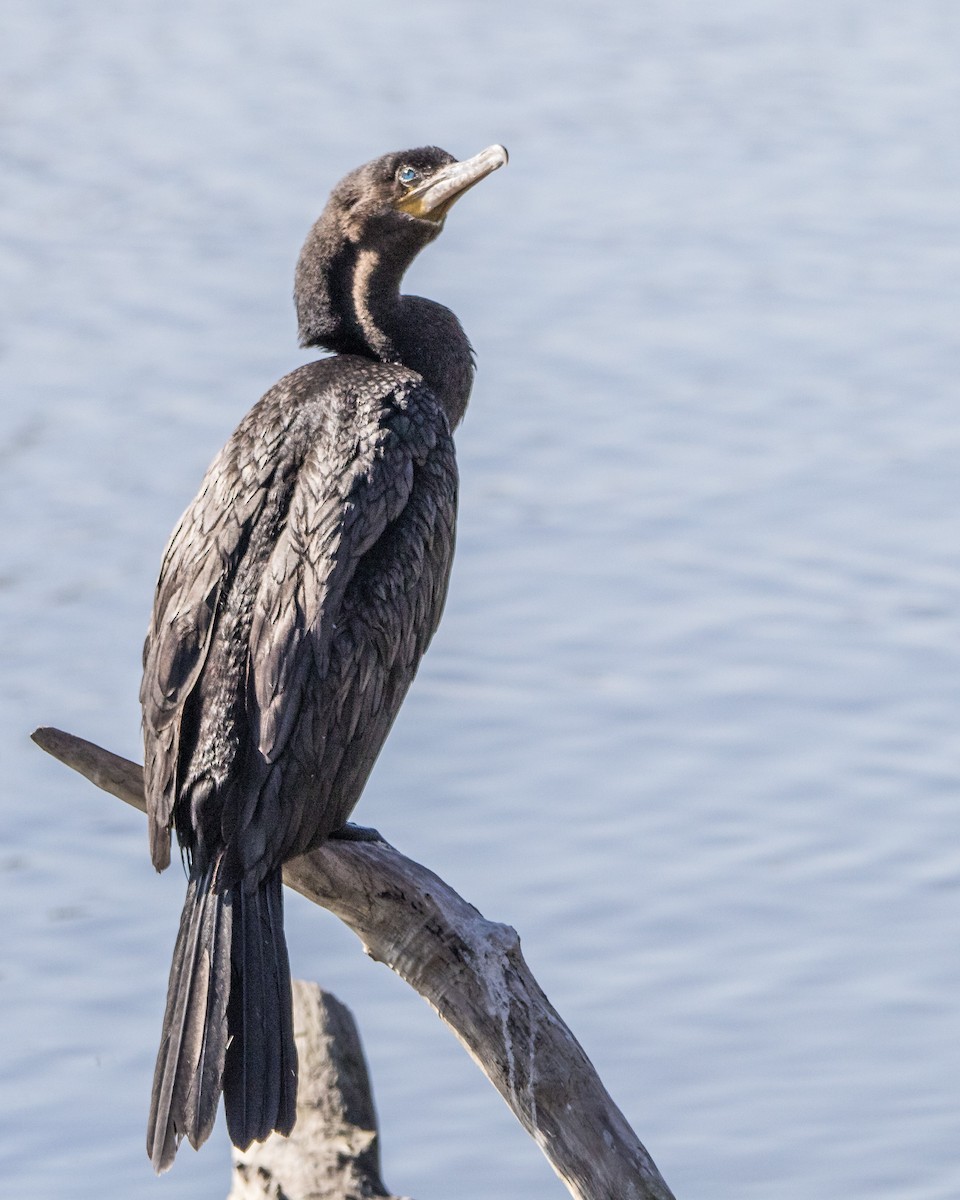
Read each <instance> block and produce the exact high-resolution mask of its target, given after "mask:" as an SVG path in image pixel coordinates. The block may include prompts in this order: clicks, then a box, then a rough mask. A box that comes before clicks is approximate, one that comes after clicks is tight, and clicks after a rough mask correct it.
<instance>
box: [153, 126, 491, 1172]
mask: <svg viewBox="0 0 960 1200" xmlns="http://www.w3.org/2000/svg"><path fill="white" fill-rule="evenodd" d="M506 161H507V153H506V151H505V150H504V149H503V148H502V147H501V146H491V147H489V148H488V149H486V150H484V151H482V152H481V153H480V154H478V155H476V156H475V157H474V158H471V159H467V160H466V161H464V162H457V161H455V160H454V158H453V157H452V156H451V155H450V154H447V153H446V152H445V151H443V150H439V149H437V148H436V147H427V148H422V149H418V150H406V151H403V152H401V153H396V154H387V155H385V156H384V157H382V158H378V159H376V160H374V161H373V162H370V163H367V164H366V165H365V166H363V167H360V168H358V169H357V170H355V171H353V172H351V174H349V175H347V176H346V178H345V179H343V180H342V181H341V182H340V183H339V184H338V185H337V187H336V188H335V189H334V190H333V192H332V193H331V196H330V199H329V202H328V203H327V206H326V208H325V209H324V211H323V214H322V215H321V217H320V219H319V220H318V221H317V222H316V224H315V225H314V226H313V229H312V230H311V231H310V234H309V236H308V237H307V240H306V243H305V244H304V247H303V250H302V252H301V254H300V259H299V262H298V265H297V273H296V285H295V293H294V294H295V301H296V307H297V315H298V318H299V330H300V343H301V345H303V346H319V347H322V348H323V349H326V350H331V351H333V352H334V355H333V357H327V358H321V359H319V360H318V361H315V362H311V363H308V364H307V365H305V366H302V367H300V368H298V369H297V370H295V371H293V372H292V373H291V374H289V375H287V376H286V377H285V378H283V379H281V380H280V382H279V383H277V384H276V385H275V386H274V387H272V388H271V389H270V390H269V391H268V392H267V393H266V395H265V396H264V397H263V398H262V399H261V400H260V402H259V403H258V404H257V405H256V406H255V407H254V408H253V409H252V410H251V411H250V413H248V415H247V416H246V417H245V418H244V420H243V421H242V422H241V424H240V426H239V427H238V428H237V430H236V432H235V433H234V434H233V436H232V437H231V438H230V440H229V441H228V442H227V444H226V446H224V448H223V450H221V452H220V454H219V455H218V456H217V458H216V459H215V460H214V462H213V464H212V465H211V467H210V469H209V471H208V472H207V475H206V477H205V479H204V481H203V484H202V486H201V488H200V492H199V494H198V495H197V498H196V499H195V500H194V501H193V503H192V504H191V505H190V507H189V508H188V509H187V511H186V512H185V514H184V515H183V517H182V518H181V520H180V523H179V525H178V526H177V528H176V529H175V530H174V533H173V535H172V537H171V539H170V542H169V544H168V546H167V549H166V553H165V556H164V559H163V565H162V567H161V571H160V579H159V582H158V584H157V591H156V597H155V602H154V609H153V619H152V622H151V625H150V629H149V631H148V634H147V639H146V643H145V645H144V652H143V663H144V674H143V684H142V687H141V691H140V699H141V703H142V706H143V727H144V743H145V786H146V795H147V806H148V813H149V821H150V850H151V855H152V858H153V863H154V866H155V867H156V868H157V870H163V868H164V867H166V866H167V865H168V864H169V861H170V830H171V827H172V828H173V829H174V830H175V831H176V834H177V838H178V841H179V843H180V849H181V853H182V855H183V857H184V859H185V862H186V864H187V867H188V870H189V882H188V887H187V897H186V901H185V904H184V908H183V916H182V917H181V921H180V931H179V934H178V936H177V941H176V947H175V949H174V954H173V964H172V966H171V969H170V983H169V991H168V994H167V1004H166V1011H165V1013H164V1018H163V1033H162V1040H161V1044H160V1051H159V1054H158V1056H157V1065H156V1074H155V1076H154V1083H153V1096H152V1104H151V1109H150V1118H149V1125H148V1132H147V1152H148V1154H149V1155H150V1158H151V1161H152V1162H153V1166H154V1168H155V1169H156V1170H157V1171H158V1172H159V1171H163V1170H165V1169H166V1168H167V1167H169V1166H170V1165H171V1163H172V1162H173V1159H174V1156H175V1154H176V1152H177V1148H178V1146H179V1144H180V1141H181V1139H182V1138H183V1137H184V1136H186V1137H187V1138H188V1139H189V1140H190V1142H191V1144H192V1145H193V1146H194V1147H198V1146H200V1144H201V1143H202V1142H203V1141H205V1139H206V1138H207V1137H208V1136H209V1134H210V1130H211V1128H212V1126H213V1123H214V1119H215V1117H216V1111H217V1105H218V1103H219V1098H220V1093H221V1091H222V1092H223V1096H224V1106H225V1109H226V1114H227V1127H228V1130H229V1133H230V1137H231V1139H232V1141H233V1142H234V1144H235V1145H237V1146H239V1147H241V1148H244V1147H246V1146H248V1145H249V1144H250V1142H251V1141H255V1140H261V1139H263V1138H265V1137H267V1136H268V1135H269V1134H270V1133H271V1131H272V1130H277V1131H279V1132H280V1133H284V1134H286V1133H289V1132H290V1130H291V1129H292V1127H293V1123H294V1119H295V1115H296V1089H297V1056H296V1048H295V1046H294V1040H293V1024H292V1009H291V992H290V971H289V966H288V962H287V950H286V943H285V940H284V934H283V911H282V909H283V900H282V881H281V875H282V867H283V863H284V862H285V861H287V860H288V859H290V858H293V857H295V856H296V855H299V854H302V853H304V852H305V851H307V850H309V849H310V848H311V847H313V846H316V845H317V844H318V843H319V842H320V841H322V840H323V839H325V838H329V837H331V836H334V835H336V834H337V832H338V831H339V830H342V828H343V826H344V825H345V823H346V821H347V818H348V816H349V815H350V812H351V811H352V809H353V807H354V805H355V804H356V802H357V800H358V798H359V796H360V793H361V791H362V789H363V786H364V784H365V782H366V779H367V776H368V775H369V773H370V770H371V768H372V767H373V764H374V761H375V759H376V757H377V755H378V753H379V751H380V748H381V746H382V745H383V742H384V739H385V738H386V736H387V733H388V731H389V729H390V726H391V724H392V722H393V720H394V718H395V716H396V715H397V711H398V709H399V707H400V704H401V702H402V700H403V697H404V695H405V693H406V691H407V688H408V687H409V686H410V683H411V681H412V679H413V676H414V674H415V672H416V670H417V665H418V663H419V661H420V658H421V656H422V655H423V653H424V651H425V650H426V648H427V645H428V643H429V642H430V639H431V637H432V636H433V633H434V631H435V630H436V628H437V624H438V622H439V620H440V614H441V611H442V609H443V603H444V598H445V595H446V591H447V580H448V577H449V572H450V564H451V559H452V555H453V544H454V525H455V519H456V504H457V468H456V460H455V457H454V448H453V440H452V437H451V433H452V431H453V430H454V429H455V428H456V426H457V424H458V423H459V421H460V419H461V417H462V416H463V413H464V409H465V408H466V404H467V399H468V397H469V393H470V388H471V384H472V380H473V355H472V351H471V348H470V344H469V342H468V341H467V338H466V335H465V334H464V332H463V329H462V328H461V326H460V323H459V321H458V320H457V318H456V317H455V316H454V314H453V313H452V312H450V311H449V309H446V308H444V307H443V306H442V305H440V304H437V303H435V302H434V301H432V300H425V299H422V298H421V297H419V296H404V295H401V294H400V283H401V280H402V278H403V274H404V272H405V271H406V269H407V267H408V266H409V265H410V263H411V262H412V261H413V259H414V257H415V256H416V255H417V254H418V253H419V251H420V250H422V249H423V247H424V246H426V245H427V244H428V243H429V242H432V241H433V240H434V238H435V237H437V235H438V234H439V233H440V230H441V229H442V228H443V222H444V218H445V217H446V214H447V212H448V210H449V209H450V207H451V205H452V204H453V203H454V201H455V200H456V199H457V198H458V197H459V196H460V195H462V194H463V192H465V191H466V190H467V189H468V188H469V187H472V186H473V184H475V183H477V182H478V181H479V180H481V179H483V178H484V177H485V176H487V175H489V174H490V172H491V171H494V170H496V169H497V168H498V167H500V166H502V165H503V164H504V163H506Z"/></svg>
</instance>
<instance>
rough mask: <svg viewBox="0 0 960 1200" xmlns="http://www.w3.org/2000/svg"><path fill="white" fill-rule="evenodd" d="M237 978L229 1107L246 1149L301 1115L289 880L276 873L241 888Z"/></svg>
mask: <svg viewBox="0 0 960 1200" xmlns="http://www.w3.org/2000/svg"><path fill="white" fill-rule="evenodd" d="M233 921H234V924H233V969H234V980H235V981H236V980H239V979H242V980H243V984H242V987H236V986H235V988H234V991H233V992H232V993H231V997H230V1007H229V1012H228V1023H229V1026H230V1035H231V1036H230V1043H229V1046H228V1048H227V1059H226V1068H225V1073H224V1083H223V1092H224V1107H225V1109H226V1114H227V1129H228V1130H229V1133H230V1140H231V1141H232V1142H233V1144H234V1145H235V1146H238V1147H239V1148H240V1149H241V1150H244V1149H246V1147H247V1146H249V1145H250V1143H251V1142H255V1141H261V1140H262V1139H263V1138H265V1137H268V1136H269V1135H270V1133H271V1132H273V1130H277V1132H278V1133H282V1134H289V1133H290V1131H291V1130H292V1129H293V1124H294V1121H295V1119H296V1106H297V1051H296V1045H295V1043H294V1038H293V996H292V992H291V986H290V964H289V961H288V959H287V943H286V939H285V937H284V934H283V879H282V875H281V873H280V871H279V870H277V871H274V872H272V873H271V874H270V875H268V876H267V878H266V879H264V880H263V882H262V883H261V884H260V885H259V887H257V888H256V889H255V890H253V891H246V890H244V889H243V888H242V886H238V887H237V888H236V889H235V890H234V916H233Z"/></svg>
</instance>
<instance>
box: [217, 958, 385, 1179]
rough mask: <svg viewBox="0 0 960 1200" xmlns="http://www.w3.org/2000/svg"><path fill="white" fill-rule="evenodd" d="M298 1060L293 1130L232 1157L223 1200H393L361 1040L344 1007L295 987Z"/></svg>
mask: <svg viewBox="0 0 960 1200" xmlns="http://www.w3.org/2000/svg"><path fill="white" fill-rule="evenodd" d="M293 1026H294V1029H295V1030H296V1038H297V1055H298V1057H299V1059H300V1085H299V1087H298V1089H297V1123H296V1125H295V1126H294V1128H293V1133H291V1135H290V1136H289V1137H288V1138H286V1137H281V1136H280V1135H279V1134H276V1133H274V1134H271V1135H270V1137H268V1138H267V1140H266V1141H264V1142H254V1143H253V1145H252V1146H250V1148H249V1149H248V1150H237V1149H236V1148H234V1151H233V1189H232V1191H231V1192H230V1195H229V1196H228V1197H227V1200H399V1197H396V1196H393V1195H391V1194H390V1193H389V1192H388V1191H387V1189H386V1188H385V1187H384V1185H383V1181H382V1179H381V1178H380V1147H379V1134H378V1131H377V1116H376V1112H375V1110H374V1107H373V1094H372V1091H371V1088H370V1076H369V1074H368V1072H367V1064H366V1062H365V1061H364V1057H363V1049H362V1047H361V1045H360V1035H359V1033H358V1032H357V1026H356V1024H355V1022H354V1020H353V1017H352V1015H351V1013H350V1010H349V1009H348V1008H347V1006H346V1005H345V1004H341V1003H340V1001H339V1000H338V999H337V998H336V997H335V996H332V995H330V993H329V992H325V991H323V990H322V989H321V988H319V987H317V985H316V984H315V983H304V982H303V981H302V980H300V979H295V980H294V981H293Z"/></svg>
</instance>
